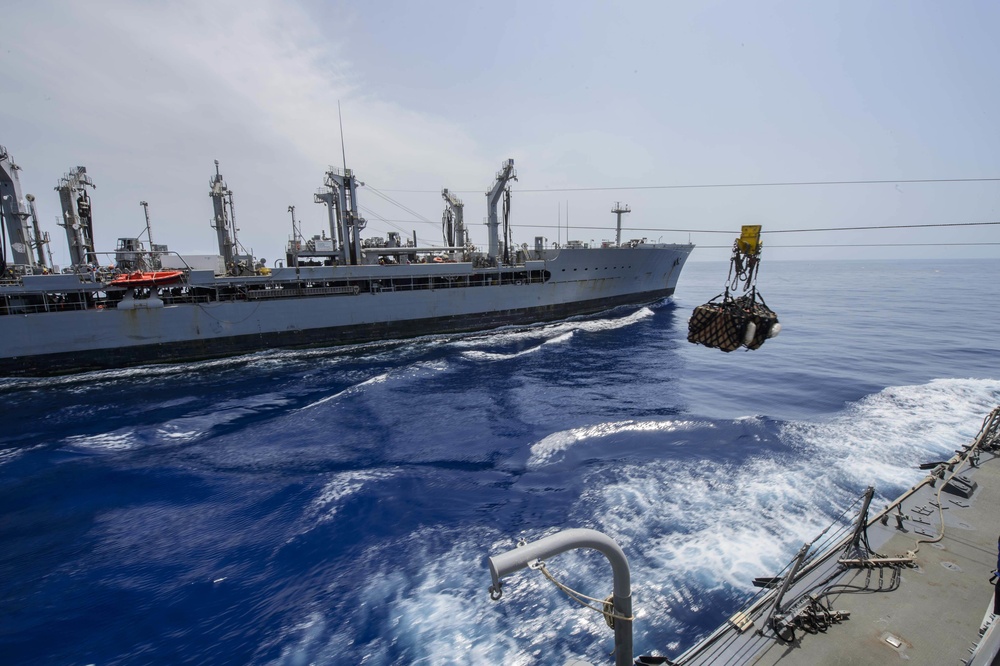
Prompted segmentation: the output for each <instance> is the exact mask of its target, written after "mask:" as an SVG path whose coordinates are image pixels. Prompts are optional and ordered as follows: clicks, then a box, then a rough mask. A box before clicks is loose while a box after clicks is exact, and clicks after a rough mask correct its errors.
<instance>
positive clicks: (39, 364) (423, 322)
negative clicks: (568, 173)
mask: <svg viewBox="0 0 1000 666" xmlns="http://www.w3.org/2000/svg"><path fill="white" fill-rule="evenodd" d="M673 293H674V288H673V287H668V288H664V289H659V290H652V291H647V292H643V293H638V294H636V293H631V294H619V295H614V296H606V297H601V298H595V299H589V300H584V301H575V302H568V303H550V304H545V305H537V306H531V307H521V308H512V309H504V310H494V311H488V312H477V313H461V314H451V315H445V316H431V317H424V318H415V319H401V320H389V321H372V322H367V323H358V324H349V325H339V326H325V327H318V328H306V327H298V326H295V325H294V324H293V325H291V326H289V327H287V328H285V329H284V330H280V331H277V330H272V331H265V330H259V331H258V332H256V333H243V334H235V335H219V334H218V333H216V332H213V331H210V330H206V331H204V332H203V334H202V335H197V336H195V337H192V338H190V339H187V340H180V339H172V340H164V341H160V342H152V343H151V344H126V345H118V346H111V347H104V348H99V349H95V348H91V349H79V350H73V351H63V352H54V353H47V354H33V355H30V356H22V357H16V356H15V357H10V358H4V359H0V376H52V375H60V374H71V373H76V372H86V371H93V370H105V369H111V368H121V367H131V366H137V365H147V364H163V363H180V362H190V361H200V360H207V359H214V358H222V357H227V356H237V355H240V354H248V353H252V352H257V351H262V350H268V349H276V348H282V349H295V348H310V347H326V346H329V347H336V346H342V345H351V344H360V343H367V342H377V341H382V340H399V339H406V338H413V337H419V336H424V335H432V334H454V333H469V332H474V331H483V330H490V329H496V328H500V327H503V326H517V325H529V324H535V323H546V322H552V321H558V320H562V319H567V318H569V317H572V316H580V315H589V314H595V313H598V312H602V311H605V310H609V309H611V308H614V307H619V306H626V305H635V306H641V305H646V304H650V303H655V302H657V301H660V300H663V299H665V298H668V297H670V296H671V295H673ZM365 296H366V295H359V296H354V297H333V298H332V300H342V299H343V298H364V297H365ZM296 300H298V301H299V305H300V306H301V307H309V306H310V303H309V301H311V300H314V299H296ZM323 300H326V299H323ZM261 305H271V304H261ZM184 307H190V306H184ZM242 307H243V308H246V307H249V306H248V305H246V304H242ZM171 309H173V308H170V307H167V308H163V309H155V310H135V311H131V312H127V313H114V312H113V311H107V312H104V311H92V312H67V313H49V314H47V315H46V316H47V317H53V318H60V317H65V318H66V322H67V323H68V324H69V323H71V322H72V325H79V324H80V321H79V320H80V318H81V317H82V316H88V315H89V316H90V317H92V318H96V317H107V316H109V315H114V314H123V315H124V316H125V317H126V318H131V319H137V318H142V317H147V318H149V317H162V315H163V314H165V313H167V314H168V313H169V311H170V310H171ZM275 314H277V313H275ZM168 316H169V314H168ZM265 316H266V315H265ZM49 324H51V325H54V326H56V327H57V328H58V327H59V323H58V322H56V321H51V322H49ZM126 327H127V328H132V330H136V329H138V328H140V326H136V325H133V326H126ZM141 328H145V327H141Z"/></svg>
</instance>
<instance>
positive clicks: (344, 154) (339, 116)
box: [337, 99, 347, 174]
mask: <svg viewBox="0 0 1000 666" xmlns="http://www.w3.org/2000/svg"><path fill="white" fill-rule="evenodd" d="M337 120H338V121H340V155H341V157H343V159H344V173H345V174H346V173H347V149H346V148H344V116H343V115H342V114H341V113H340V100H339V99H338V100H337Z"/></svg>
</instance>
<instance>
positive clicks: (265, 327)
mask: <svg viewBox="0 0 1000 666" xmlns="http://www.w3.org/2000/svg"><path fill="white" fill-rule="evenodd" d="M0 155H3V159H2V160H0V184H2V186H3V194H4V197H5V198H4V206H5V207H4V209H3V212H4V217H5V221H6V225H7V226H6V230H7V235H8V236H9V237H10V238H16V239H17V243H18V244H19V245H18V248H17V249H16V251H14V250H13V246H14V243H13V242H12V243H11V246H10V247H11V248H12V251H11V253H10V254H11V257H12V261H11V263H10V264H9V265H5V266H4V273H5V277H4V280H3V283H2V285H0V334H2V340H3V342H2V343H0V374H3V375H46V374H57V373H66V372H75V371H81V370H90V369H98V368H110V367H120V366H126V365H135V364H143V363H162V362H174V361H183V360H196V359H205V358H213V357H220V356H228V355H234V354H240V353H246V352H252V351H257V350H263V349H269V348H275V347H308V346H325V345H340V344H351V343H359V342H367V341H373V340H384V339H393V338H405V337H412V336H418V335H425V334H434V333H458V332H465V331H475V330H481V329H488V328H494V327H498V326H504V325H523V324H532V323H536V322H544V321H551V320H556V319H562V318H565V317H569V316H573V315H581V314H589V313H595V312H599V311H602V310H605V309H608V308H611V307H615V306H619V305H634V304H642V303H649V302H653V301H656V300H659V299H663V298H665V297H668V296H670V295H671V294H673V292H674V289H675V287H676V284H677V279H678V277H679V276H680V273H681V269H682V268H683V266H684V262H685V261H686V260H687V258H688V256H689V254H690V252H691V250H692V249H693V248H694V246H693V245H690V244H686V245H674V244H660V243H648V242H646V241H645V239H640V240H633V241H629V242H626V243H619V242H616V243H614V244H610V243H608V244H605V246H603V247H588V246H586V245H584V244H582V243H573V244H571V246H570V247H559V246H558V245H555V246H550V247H547V246H546V244H545V242H544V239H542V238H540V237H539V238H536V239H535V244H534V247H533V248H529V246H528V245H526V244H524V245H521V246H515V245H514V244H513V242H512V241H511V238H510V233H509V229H510V225H509V223H508V222H509V220H508V219H507V218H508V212H509V198H510V196H511V191H510V187H509V183H510V181H512V180H514V179H516V174H515V172H514V162H513V160H507V161H505V162H504V163H503V166H502V168H501V170H500V171H499V173H498V174H497V176H496V178H495V180H494V182H493V184H492V186H491V187H490V189H489V191H488V192H487V213H488V215H487V231H488V245H487V249H486V251H485V252H480V251H477V249H476V248H475V247H474V246H473V245H472V244H471V243H470V242H469V238H468V231H467V229H466V227H465V224H464V220H463V208H464V206H463V204H462V202H461V200H459V199H458V198H457V197H456V196H455V195H454V194H453V193H452V192H449V191H448V190H447V189H445V190H443V192H442V197H443V198H444V200H445V206H446V207H445V212H444V215H443V219H442V236H443V241H444V245H443V246H441V247H429V246H428V247H418V246H417V244H416V243H415V242H414V241H411V240H406V241H404V240H403V239H402V238H401V237H400V235H399V234H398V233H390V234H389V235H388V237H387V238H368V239H362V237H361V233H362V231H363V230H364V229H365V226H366V221H365V219H364V218H363V217H361V216H360V215H359V213H358V189H359V187H361V185H362V183H360V182H359V181H358V179H357V177H356V176H355V174H354V172H353V171H352V170H350V169H347V168H344V169H336V168H332V167H331V168H330V169H329V170H328V171H327V172H326V174H325V177H324V186H323V188H322V189H320V191H319V192H317V194H316V195H315V201H316V202H317V203H321V204H324V205H325V206H326V208H327V211H328V220H329V236H327V232H326V230H324V231H323V233H322V234H321V235H319V236H315V237H313V238H312V239H310V240H304V239H303V238H302V237H301V234H300V233H299V232H298V227H297V223H296V222H295V218H294V209H293V208H292V207H290V212H292V221H293V234H292V238H291V240H290V241H289V244H288V247H287V250H286V256H285V259H284V260H281V261H278V262H275V266H274V267H273V268H268V267H265V266H264V265H263V262H260V261H258V260H256V259H255V258H254V257H253V256H251V255H250V254H249V253H246V252H244V251H242V247H241V245H240V244H239V240H238V239H237V238H236V224H235V209H234V207H233V194H232V191H231V190H229V188H228V186H227V185H226V183H225V180H224V179H223V177H222V174H221V172H220V170H219V166H218V163H216V170H215V174H214V175H213V176H212V178H211V180H210V183H209V185H210V191H209V194H210V196H211V199H212V204H213V210H214V217H213V221H212V226H213V227H214V228H215V230H216V234H217V240H218V254H217V255H197V256H184V257H182V256H180V255H178V254H176V253H172V252H170V251H169V250H168V249H167V247H166V246H164V245H156V246H153V245H152V244H151V242H150V243H149V245H150V247H149V248H148V249H147V248H146V244H144V243H143V242H142V240H141V239H119V242H118V248H117V251H116V253H115V256H116V259H117V262H116V264H117V265H116V266H115V268H114V269H110V268H108V267H107V266H103V267H102V266H101V257H102V255H101V254H100V253H98V252H96V251H95V250H94V242H93V237H94V231H93V216H92V213H91V211H92V206H91V202H90V198H89V195H88V194H87V188H89V187H93V182H92V181H91V180H90V178H89V176H88V175H87V173H86V169H84V168H83V167H78V168H77V169H76V170H74V171H72V172H70V173H69V174H67V175H66V176H65V177H64V178H63V179H62V180H61V181H60V184H59V187H58V188H57V190H58V191H59V196H60V201H61V204H62V208H63V218H64V220H65V226H66V232H67V239H68V242H69V246H70V252H71V260H72V266H71V267H69V268H67V269H66V270H65V271H63V272H61V273H53V272H52V266H51V261H49V262H48V263H45V262H44V256H43V253H42V252H41V247H42V246H43V245H44V244H45V243H47V242H48V237H47V236H45V237H40V236H39V232H38V231H37V228H35V229H33V228H32V227H31V226H30V225H28V224H27V220H28V219H30V218H32V213H30V212H28V211H22V210H21V208H20V207H19V206H20V203H19V202H21V201H22V197H21V193H20V185H19V183H18V179H17V171H18V169H17V167H16V166H14V165H13V162H12V161H11V160H10V158H9V156H7V153H6V151H5V150H3V149H0ZM8 190H10V192H9V194H8ZM8 196H9V199H8V198H7V197H8ZM25 201H27V199H25ZM502 201H503V202H505V205H504V206H503V214H502V217H503V224H501V215H500V214H499V213H498V210H497V209H498V207H499V206H500V204H501V202H502ZM143 208H144V211H145V213H146V215H147V217H146V221H147V227H146V229H147V236H151V230H150V227H149V217H148V208H147V207H146V206H143ZM148 240H149V238H147V241H148ZM22 248H23V249H22ZM33 249H34V250H37V251H30V250H33ZM161 269H162V270H161ZM168 270H170V271H175V272H177V271H179V274H178V276H177V277H176V279H174V280H172V281H171V282H170V283H168V284H163V283H161V281H160V280H159V279H158V277H160V276H163V275H167V274H168V273H167V272H166V271H168ZM142 271H157V272H156V273H155V274H154V273H152V272H150V273H149V274H148V279H147V275H146V274H144V273H142ZM123 272H139V273H140V275H138V276H136V275H132V278H136V279H128V280H126V279H122V274H123ZM170 275H171V276H173V273H170ZM133 285H134V286H133Z"/></svg>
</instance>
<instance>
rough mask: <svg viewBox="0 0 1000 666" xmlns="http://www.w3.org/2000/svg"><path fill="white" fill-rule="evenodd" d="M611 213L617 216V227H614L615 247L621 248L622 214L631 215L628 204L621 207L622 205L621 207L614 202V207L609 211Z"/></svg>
mask: <svg viewBox="0 0 1000 666" xmlns="http://www.w3.org/2000/svg"><path fill="white" fill-rule="evenodd" d="M611 212H612V213H614V214H616V215H617V216H618V226H617V227H616V229H617V231H616V232H615V246H616V247H621V246H622V213H631V212H632V209H631V208H629V207H628V204H625V205H624V206H623V205H621V204H620V203H618V202H617V201H616V202H615V207H614V208H612V209H611Z"/></svg>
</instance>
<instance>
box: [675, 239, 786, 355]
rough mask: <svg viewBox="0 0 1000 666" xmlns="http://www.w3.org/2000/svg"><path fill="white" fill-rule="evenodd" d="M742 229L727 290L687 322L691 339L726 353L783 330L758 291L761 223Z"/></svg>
mask: <svg viewBox="0 0 1000 666" xmlns="http://www.w3.org/2000/svg"><path fill="white" fill-rule="evenodd" d="M742 231H743V233H742V235H741V236H740V237H739V238H737V239H736V242H735V243H733V257H732V259H731V260H730V263H729V277H728V279H727V280H726V289H725V292H724V293H722V294H719V295H718V296H716V297H715V298H713V299H712V300H710V301H709V302H708V303H705V304H704V305H699V306H698V307H696V308H695V309H694V312H693V313H692V315H691V319H690V320H689V321H688V342H693V343H695V344H701V345H705V346H706V347H714V348H716V349H721V350H722V351H724V352H731V351H734V350H736V349H739V348H740V347H746V348H747V349H757V348H758V347H760V346H761V345H763V344H764V342H765V341H766V340H767V339H768V338H773V337H774V336H776V335H777V334H778V332H779V331H780V330H781V324H779V323H778V315H776V314H775V313H774V311H773V310H771V309H770V308H769V307H767V303H765V302H764V298H763V297H762V296H761V295H760V294H759V293H758V292H757V269H758V268H759V266H760V250H761V242H760V226H759V225H753V226H744V227H743V230H742ZM734 293H739V294H740V295H738V296H736V295H734ZM720 298H721V299H722V300H721V301H719V299H720Z"/></svg>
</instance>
